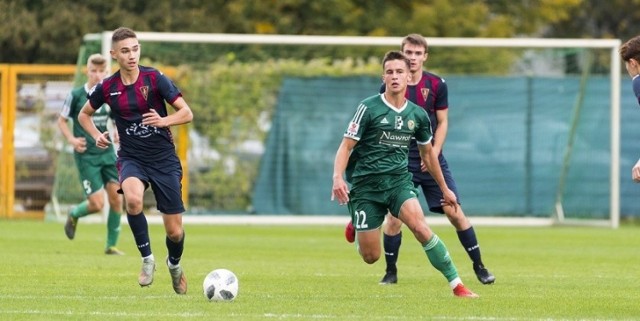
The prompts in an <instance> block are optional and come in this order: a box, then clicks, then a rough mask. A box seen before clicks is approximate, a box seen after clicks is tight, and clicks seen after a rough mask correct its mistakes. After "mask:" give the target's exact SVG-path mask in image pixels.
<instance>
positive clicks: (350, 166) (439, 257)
mask: <svg viewBox="0 0 640 321" xmlns="http://www.w3.org/2000/svg"><path fill="white" fill-rule="evenodd" d="M382 67H383V75H382V79H383V82H384V84H385V89H386V90H385V92H384V93H381V94H377V95H374V96H371V97H369V98H366V99H364V100H363V101H362V102H360V104H359V105H358V107H357V108H356V111H355V113H354V116H353V118H352V120H351V121H350V122H349V124H348V127H347V130H346V132H345V133H344V137H343V139H342V142H341V144H340V147H338V151H337V152H336V157H335V163H334V169H333V187H332V191H331V199H332V200H337V201H338V203H339V204H340V205H345V204H346V205H347V206H348V209H349V213H350V214H351V216H352V222H353V224H354V227H355V229H356V231H357V232H358V233H356V244H357V249H358V252H359V254H360V256H361V257H362V259H363V260H364V261H365V262H366V263H368V264H373V263H374V262H376V261H377V260H378V259H379V258H380V255H381V251H382V249H381V244H380V243H381V242H380V233H381V232H380V228H381V226H382V223H383V221H384V218H385V215H386V214H387V212H389V213H391V215H393V216H395V217H397V218H399V219H400V220H401V221H402V222H403V223H404V224H405V225H406V226H407V227H408V228H409V229H410V230H411V232H412V233H413V234H414V236H415V237H416V240H417V241H418V242H419V243H420V244H421V245H422V247H423V249H424V251H425V254H426V255H427V258H428V259H429V262H430V263H431V265H433V267H434V268H436V269H437V270H438V271H440V273H442V275H443V276H444V277H445V278H446V279H447V282H448V283H449V286H450V287H451V289H452V290H453V294H454V295H455V296H457V297H466V298H476V297H478V295H477V294H475V293H473V292H472V291H471V290H469V289H467V288H466V287H465V286H464V284H463V283H462V280H461V279H460V277H459V275H458V271H457V269H456V267H455V265H454V263H453V261H452V259H451V256H450V255H449V251H448V250H447V248H446V246H445V244H444V243H443V242H442V241H441V240H440V239H439V238H438V236H437V235H436V234H435V233H433V231H431V228H430V227H429V225H427V223H426V221H425V219H424V215H423V212H422V208H421V206H420V203H419V202H418V198H417V195H418V190H417V189H416V188H415V187H414V186H413V182H412V175H411V173H410V172H409V171H408V169H407V164H408V150H409V142H410V141H411V137H415V139H416V141H417V143H418V149H419V151H420V156H421V158H422V160H423V162H424V164H425V165H426V168H427V170H428V171H429V172H430V173H431V175H432V176H433V177H434V179H435V181H436V182H437V184H438V186H439V187H440V189H441V190H442V194H443V200H442V203H443V205H449V206H452V207H454V208H457V206H458V203H457V199H456V196H455V194H454V193H453V192H452V191H451V190H450V189H449V188H448V187H447V184H446V182H445V180H444V176H443V174H442V170H441V169H440V166H439V163H438V155H436V154H435V153H434V150H433V146H432V145H431V139H433V135H432V132H431V125H430V122H429V116H428V115H427V112H426V111H425V110H424V109H423V108H421V107H419V106H418V105H416V104H414V103H412V102H411V101H409V100H407V99H406V98H405V92H406V89H407V84H408V83H409V81H410V79H411V73H410V72H409V68H410V62H409V59H407V57H406V56H405V55H404V54H403V53H402V52H400V51H390V52H388V53H387V54H386V55H385V56H384V59H383V61H382ZM345 178H346V181H345ZM347 181H348V182H349V183H350V184H351V189H349V187H348V186H347V183H346V182H347Z"/></svg>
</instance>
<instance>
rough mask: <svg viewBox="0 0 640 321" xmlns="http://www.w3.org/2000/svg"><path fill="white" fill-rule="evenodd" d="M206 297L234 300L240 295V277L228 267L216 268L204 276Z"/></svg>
mask: <svg viewBox="0 0 640 321" xmlns="http://www.w3.org/2000/svg"><path fill="white" fill-rule="evenodd" d="M202 291H203V293H204V297H205V298H207V300H209V301H233V300H234V299H235V298H236V297H237V296H238V278H237V277H236V275H235V274H233V272H231V271H229V270H227V269H216V270H213V271H211V272H209V274H207V276H206V277H205V278H204V282H203V283H202Z"/></svg>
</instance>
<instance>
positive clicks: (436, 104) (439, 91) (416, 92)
mask: <svg viewBox="0 0 640 321" xmlns="http://www.w3.org/2000/svg"><path fill="white" fill-rule="evenodd" d="M384 90H385V87H384V84H382V87H381V89H380V92H381V93H382V92H384ZM405 97H406V98H407V99H409V100H410V101H411V102H413V103H414V104H416V105H418V106H420V107H422V108H424V110H426V111H427V114H428V115H429V120H430V121H431V130H432V131H433V134H434V136H435V135H436V128H438V119H437V117H436V110H443V109H447V108H449V98H448V97H449V91H448V89H447V83H445V82H444V79H442V78H440V76H438V75H436V74H432V73H430V72H428V71H425V70H423V71H422V78H421V79H420V82H418V83H417V84H416V85H409V86H407V91H406V93H405ZM432 142H433V140H432ZM411 159H414V160H418V161H419V160H420V153H419V152H418V146H417V145H416V143H415V141H412V142H411V146H410V148H409V160H411Z"/></svg>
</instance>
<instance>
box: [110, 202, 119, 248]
mask: <svg viewBox="0 0 640 321" xmlns="http://www.w3.org/2000/svg"><path fill="white" fill-rule="evenodd" d="M120 217H121V216H120V213H118V212H116V211H114V210H113V209H111V208H109V216H108V217H107V248H109V247H111V246H116V244H118V237H119V236H120Z"/></svg>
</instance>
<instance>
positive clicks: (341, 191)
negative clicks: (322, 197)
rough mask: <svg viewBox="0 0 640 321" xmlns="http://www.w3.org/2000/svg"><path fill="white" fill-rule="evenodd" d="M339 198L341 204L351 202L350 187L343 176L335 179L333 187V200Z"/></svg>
mask: <svg viewBox="0 0 640 321" xmlns="http://www.w3.org/2000/svg"><path fill="white" fill-rule="evenodd" d="M336 199H337V200H338V204H339V205H345V204H347V203H349V188H348V187H347V183H345V182H344V180H343V179H342V178H336V179H334V180H333V188H332V189H331V200H332V201H333V200H336Z"/></svg>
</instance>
